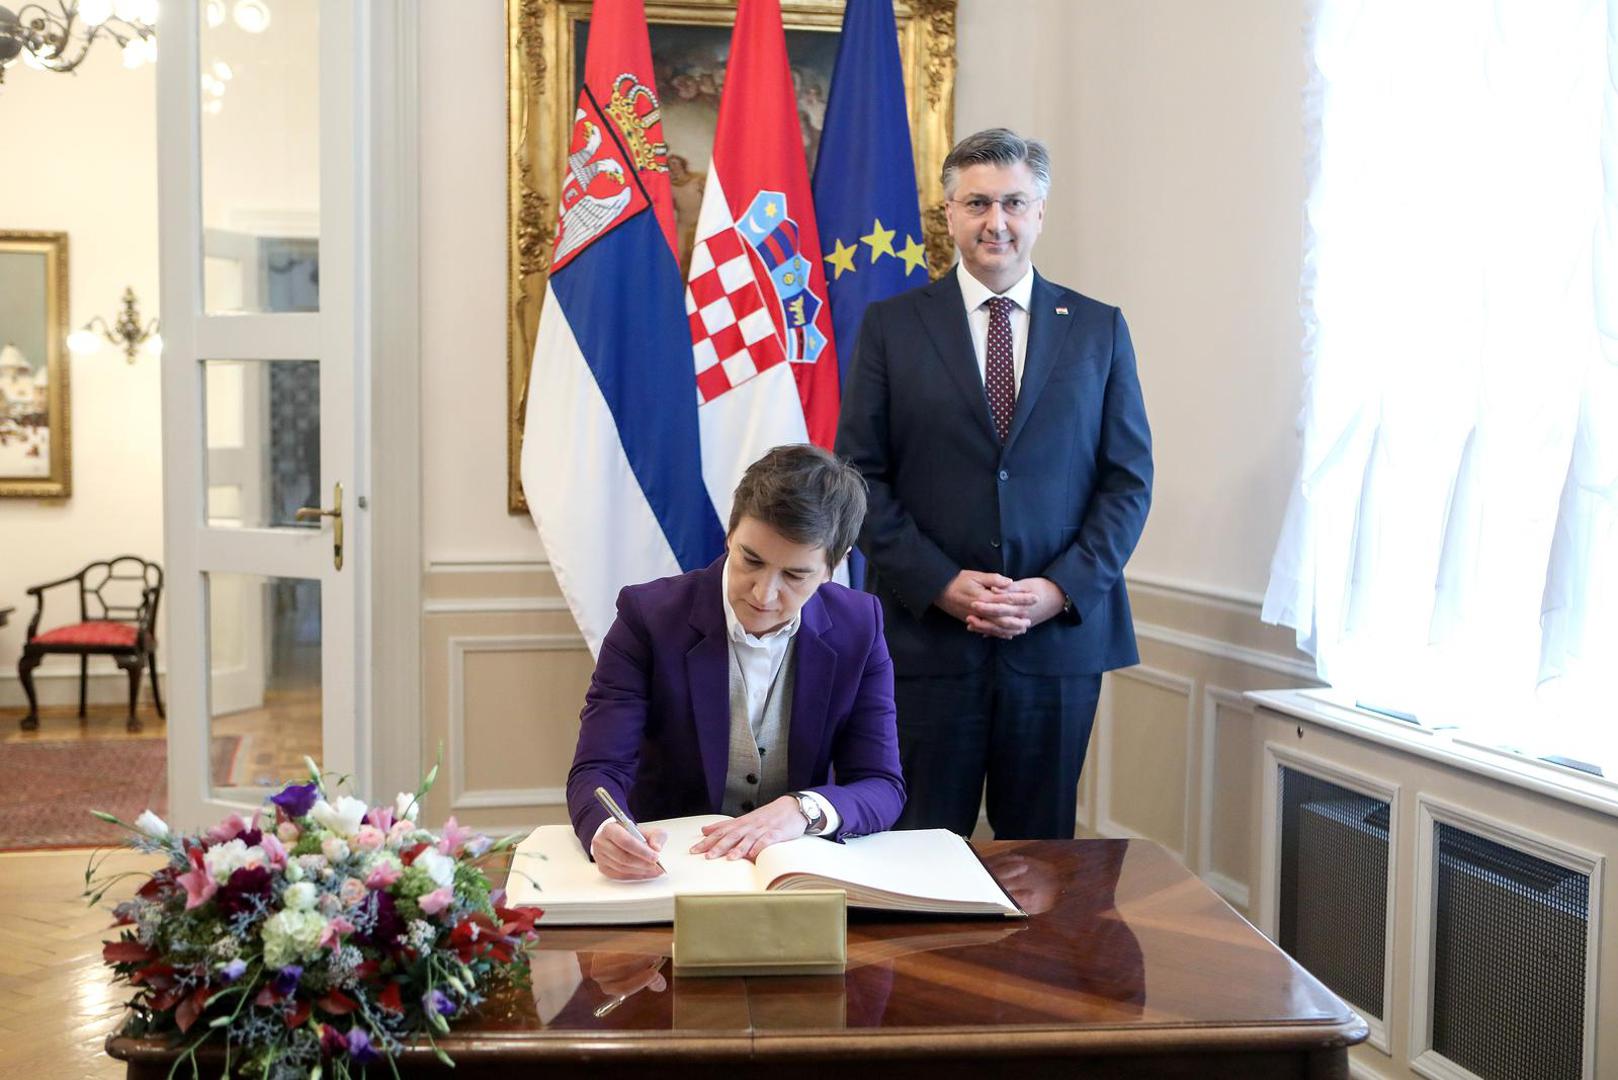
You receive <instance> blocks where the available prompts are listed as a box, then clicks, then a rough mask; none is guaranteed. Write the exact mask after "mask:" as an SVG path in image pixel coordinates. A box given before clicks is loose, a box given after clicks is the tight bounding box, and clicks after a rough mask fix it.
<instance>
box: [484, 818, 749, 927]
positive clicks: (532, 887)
mask: <svg viewBox="0 0 1618 1080" xmlns="http://www.w3.org/2000/svg"><path fill="white" fill-rule="evenodd" d="M724 820H726V818H725V817H724V816H723V815H717V814H706V815H703V816H700V817H686V818H672V819H670V820H668V821H652V822H647V823H645V825H644V826H643V827H651V826H656V827H658V828H661V829H666V830H668V834H669V837H668V841H667V842H666V843H665V844H664V846H663V852H662V858H661V860H660V861H661V862H662V864H663V869H664V870H666V871H668V873H666V874H664V875H662V876H660V877H655V878H651V879H650V880H647V881H614V880H612V879H611V878H608V877H606V876H604V875H603V874H602V873H601V870H600V868H598V867H597V866H596V864H595V863H593V862H591V861H590V856H589V855H588V854H586V852H585V850H584V848H583V846H582V845H581V844H580V843H579V838H578V836H577V835H575V834H574V832H573V829H572V827H571V826H569V825H541V826H540V827H539V828H537V829H535V830H534V831H533V832H532V833H529V834H528V837H527V839H525V840H523V841H522V843H520V844H518V845H517V851H516V855H515V857H514V858H513V861H512V867H511V870H512V872H511V879H510V881H509V883H508V884H507V887H506V894H507V898H508V902H510V903H513V904H516V905H518V906H521V905H530V906H537V907H557V908H560V907H562V906H569V907H571V906H591V907H594V906H596V905H601V906H611V905H618V904H631V905H634V904H641V903H644V902H646V901H655V900H660V899H662V900H666V899H668V898H670V897H672V896H674V895H675V894H676V893H693V892H755V891H758V890H760V889H761V888H762V886H761V885H760V884H758V883H756V882H755V880H754V869H753V865H752V864H751V863H749V862H746V861H740V860H739V861H737V862H728V861H725V860H722V859H705V858H703V857H702V856H701V855H692V854H690V849H691V845H692V844H695V843H696V842H697V841H698V840H700V839H701V838H702V826H704V825H706V824H708V823H710V822H714V821H724Z"/></svg>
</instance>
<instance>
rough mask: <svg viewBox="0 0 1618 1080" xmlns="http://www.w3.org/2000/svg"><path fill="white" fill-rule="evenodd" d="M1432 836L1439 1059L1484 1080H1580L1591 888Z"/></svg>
mask: <svg viewBox="0 0 1618 1080" xmlns="http://www.w3.org/2000/svg"><path fill="white" fill-rule="evenodd" d="M1435 829H1436V833H1435V835H1434V840H1435V841H1436V848H1437V860H1438V865H1437V874H1436V881H1437V896H1436V898H1435V899H1436V911H1437V922H1436V924H1435V926H1434V928H1433V932H1434V944H1433V983H1432V1000H1433V1014H1432V1025H1433V1049H1434V1050H1435V1051H1437V1052H1438V1053H1440V1054H1442V1055H1443V1056H1444V1057H1446V1058H1448V1059H1449V1060H1451V1061H1453V1062H1455V1063H1456V1064H1457V1065H1461V1066H1464V1067H1465V1068H1467V1069H1469V1070H1471V1071H1472V1072H1473V1073H1476V1074H1477V1075H1478V1076H1481V1077H1483V1078H1484V1080H1496V1078H1498V1080H1563V1078H1567V1080H1577V1078H1578V1077H1579V1076H1580V1075H1581V1072H1580V1069H1581V1065H1582V1052H1583V1046H1584V974H1585V972H1584V958H1585V942H1586V940H1587V934H1588V932H1589V921H1590V879H1589V877H1587V876H1586V875H1584V874H1582V873H1579V872H1578V871H1576V870H1569V869H1567V868H1566V867H1563V866H1557V865H1556V864H1555V863H1550V862H1546V861H1545V860H1544V859H1540V858H1536V857H1534V856H1532V855H1526V854H1524V853H1523V852H1520V851H1516V850H1513V849H1512V848H1509V847H1506V846H1505V845H1504V844H1497V843H1495V842H1494V841H1492V840H1486V839H1484V838H1483V837H1480V836H1477V835H1474V834H1472V833H1469V832H1466V831H1465V830H1463V829H1458V828H1456V827H1455V826H1453V825H1446V824H1443V823H1442V822H1440V823H1437V824H1436V825H1435Z"/></svg>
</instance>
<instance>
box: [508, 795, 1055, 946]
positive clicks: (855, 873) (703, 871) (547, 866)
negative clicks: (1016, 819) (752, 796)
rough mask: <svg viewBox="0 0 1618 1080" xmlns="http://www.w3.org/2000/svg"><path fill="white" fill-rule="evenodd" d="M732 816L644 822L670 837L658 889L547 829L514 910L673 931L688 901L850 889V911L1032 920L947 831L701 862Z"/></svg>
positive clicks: (517, 876) (527, 850)
mask: <svg viewBox="0 0 1618 1080" xmlns="http://www.w3.org/2000/svg"><path fill="white" fill-rule="evenodd" d="M724 820H726V818H725V815H723V814H703V815H701V816H699V817H683V818H672V819H670V820H668V821H648V822H642V823H641V825H642V827H643V828H646V827H653V826H655V827H657V828H660V829H666V830H668V834H669V838H668V842H667V843H666V844H664V845H663V852H662V863H663V868H664V869H665V870H667V871H668V873H667V874H665V875H663V876H661V877H657V878H653V879H652V880H650V881H612V880H610V879H608V878H605V877H603V876H602V875H601V871H600V870H598V869H596V865H595V863H593V862H591V861H590V856H589V855H588V854H586V853H585V850H584V848H582V847H580V846H579V839H578V837H577V836H575V835H574V834H573V829H572V828H571V827H570V826H567V825H541V826H540V827H539V828H537V829H535V830H534V831H533V832H531V833H529V834H528V838H527V839H526V840H524V841H523V842H522V843H520V844H518V845H517V852H516V855H515V856H514V857H513V859H512V863H511V877H510V879H509V880H508V881H507V883H506V902H507V903H508V904H512V905H514V906H518V907H540V908H544V909H545V915H544V917H543V918H542V919H541V922H542V923H543V924H544V925H546V926H592V925H606V924H614V923H657V922H670V921H672V920H673V918H674V897H675V895H676V894H678V893H729V892H783V891H789V890H794V889H842V890H843V891H844V892H846V893H847V894H848V905H849V907H860V908H876V909H879V910H882V911H913V912H919V913H925V914H936V915H1004V916H1007V917H1011V918H1022V917H1023V912H1022V910H1021V909H1020V908H1018V907H1017V905H1016V904H1015V903H1013V902H1012V900H1011V897H1009V896H1007V895H1006V893H1005V890H1004V889H1002V888H1001V887H1000V886H999V885H998V884H997V883H996V882H995V880H994V878H993V877H992V876H990V874H989V872H988V870H986V869H984V867H983V863H982V862H980V861H979V860H978V857H977V855H975V854H974V853H973V852H972V849H971V848H970V847H968V846H967V843H966V841H965V840H962V839H961V838H960V837H959V836H956V835H955V834H954V833H952V832H950V831H948V830H947V829H917V830H912V831H903V832H885V833H874V834H872V835H870V836H861V837H858V838H856V839H853V840H850V841H848V842H847V843H844V844H837V843H833V842H831V841H829V840H825V839H822V838H820V837H818V836H804V837H799V838H798V839H796V840H788V841H786V842H785V843H781V844H772V845H770V846H769V847H767V848H765V849H764V851H763V852H762V853H761V854H760V855H759V857H758V861H757V862H756V863H752V862H748V861H747V860H746V859H736V860H734V861H731V860H729V859H723V858H720V859H708V858H705V857H703V856H702V855H692V854H691V853H690V851H691V845H693V844H695V843H696V842H697V841H698V840H700V839H702V827H703V826H704V825H707V824H709V823H711V822H715V821H724Z"/></svg>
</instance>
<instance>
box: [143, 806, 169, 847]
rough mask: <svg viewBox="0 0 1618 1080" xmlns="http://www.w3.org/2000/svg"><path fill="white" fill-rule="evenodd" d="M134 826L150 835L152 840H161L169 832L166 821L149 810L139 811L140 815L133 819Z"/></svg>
mask: <svg viewBox="0 0 1618 1080" xmlns="http://www.w3.org/2000/svg"><path fill="white" fill-rule="evenodd" d="M135 828H137V829H139V830H140V831H141V832H143V833H145V834H146V835H147V836H150V837H151V838H152V839H153V840H161V839H163V838H164V837H166V836H167V835H168V834H169V826H168V822H166V821H164V820H163V819H162V818H160V817H158V816H157V815H156V814H154V813H152V812H151V811H150V810H142V811H141V814H140V817H138V818H136V819H135Z"/></svg>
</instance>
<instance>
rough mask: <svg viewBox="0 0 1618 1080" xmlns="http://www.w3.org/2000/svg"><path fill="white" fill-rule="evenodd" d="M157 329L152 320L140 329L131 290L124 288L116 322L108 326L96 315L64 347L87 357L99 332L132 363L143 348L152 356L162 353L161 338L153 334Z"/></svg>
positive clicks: (96, 344)
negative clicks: (122, 304) (122, 351)
mask: <svg viewBox="0 0 1618 1080" xmlns="http://www.w3.org/2000/svg"><path fill="white" fill-rule="evenodd" d="M157 328H158V320H156V319H153V320H152V321H151V322H149V323H147V324H146V326H145V328H144V329H143V328H142V327H141V325H140V304H139V302H138V301H137V300H136V299H135V290H134V289H125V290H124V307H123V311H122V312H120V313H119V315H118V319H117V321H116V322H114V323H113V324H112V326H111V327H108V326H107V323H106V320H104V319H103V318H102V317H101V316H99V315H97V316H96V317H95V318H93V319H91V320H90V321H89V322H87V323H85V324H84V326H83V327H82V328H81V329H78V330H75V331H73V332H72V333H71V334H69V335H68V336H67V347H68V348H69V349H71V350H72V351H73V353H74V354H75V355H77V356H88V355H89V354H90V353H93V352H95V351H96V350H97V349H99V348H101V339H98V338H97V337H96V333H97V331H100V334H101V338H104V339H105V340H106V341H107V343H108V344H111V345H116V346H118V347H119V348H121V349H123V350H124V359H125V360H127V361H128V362H129V363H131V364H133V363H134V362H135V354H136V353H137V352H139V351H141V350H143V349H144V351H146V352H148V353H150V354H151V355H153V356H157V355H160V354H161V353H162V352H163V335H162V334H159V333H158V332H157Z"/></svg>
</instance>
